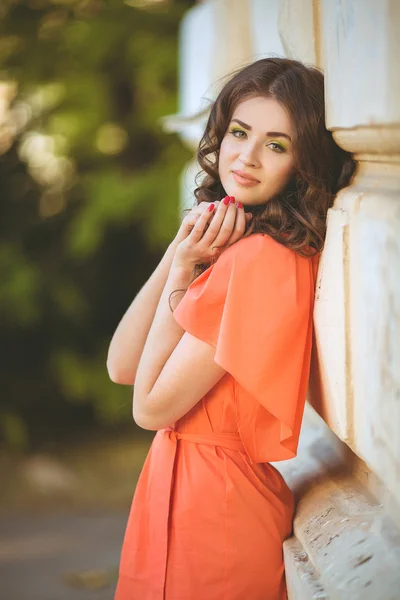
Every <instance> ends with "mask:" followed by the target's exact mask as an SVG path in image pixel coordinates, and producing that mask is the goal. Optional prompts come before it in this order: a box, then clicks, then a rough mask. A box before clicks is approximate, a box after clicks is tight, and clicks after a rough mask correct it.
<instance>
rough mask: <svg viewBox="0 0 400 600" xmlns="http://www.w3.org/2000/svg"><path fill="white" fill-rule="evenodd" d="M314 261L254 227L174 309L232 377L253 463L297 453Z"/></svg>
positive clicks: (306, 372)
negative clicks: (258, 231) (213, 351)
mask: <svg viewBox="0 0 400 600" xmlns="http://www.w3.org/2000/svg"><path fill="white" fill-rule="evenodd" d="M316 265H317V263H316V262H315V258H312V257H303V256H300V255H299V254H298V253H296V252H295V251H293V250H291V249H289V248H286V247H285V246H283V245H282V244H279V243H278V242H276V241H275V240H273V239H272V238H271V237H270V236H268V235H264V234H253V235H251V236H248V237H247V238H242V239H241V240H239V241H238V242H236V243H235V244H233V245H232V246H230V247H229V248H228V249H227V250H225V251H224V252H223V253H222V254H221V255H220V256H219V258H218V260H217V261H216V262H215V263H214V264H213V265H211V266H210V267H209V268H208V269H206V270H205V271H203V273H201V274H200V275H199V276H198V277H197V278H196V279H195V280H194V281H193V282H192V283H191V284H190V286H189V288H188V290H187V291H186V293H185V296H184V297H183V299H182V300H181V302H180V303H179V305H178V306H177V308H176V309H175V311H174V318H175V320H176V321H177V323H179V324H180V325H181V327H182V328H183V329H185V331H188V332H189V333H190V334H192V335H194V336H195V337H197V338H199V339H201V340H203V341H205V342H207V343H209V344H211V345H212V346H214V347H215V350H216V351H215V358H214V360H215V362H216V363H217V364H219V365H220V366H221V367H222V368H223V369H225V370H226V371H228V372H229V373H230V374H231V375H232V377H233V378H234V380H235V401H236V405H237V418H238V431H239V434H240V437H241V439H242V443H243V445H244V448H245V450H246V453H247V455H248V457H249V458H250V460H251V462H253V463H258V462H270V461H279V460H285V459H289V458H293V457H294V456H296V454H297V447H298V440H299V434H300V427H301V422H302V417H303V411H304V404H305V399H306V393H307V387H308V378H309V369H310V357H311V344H312V323H313V319H312V313H313V303H314V293H315V277H316V270H317V269H316Z"/></svg>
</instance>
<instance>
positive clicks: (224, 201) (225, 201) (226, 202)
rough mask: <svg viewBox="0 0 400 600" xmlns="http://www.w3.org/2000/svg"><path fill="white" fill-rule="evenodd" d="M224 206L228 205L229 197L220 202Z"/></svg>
mask: <svg viewBox="0 0 400 600" xmlns="http://www.w3.org/2000/svg"><path fill="white" fill-rule="evenodd" d="M222 202H223V203H224V204H225V205H226V204H229V196H225V198H224V199H223V201H222Z"/></svg>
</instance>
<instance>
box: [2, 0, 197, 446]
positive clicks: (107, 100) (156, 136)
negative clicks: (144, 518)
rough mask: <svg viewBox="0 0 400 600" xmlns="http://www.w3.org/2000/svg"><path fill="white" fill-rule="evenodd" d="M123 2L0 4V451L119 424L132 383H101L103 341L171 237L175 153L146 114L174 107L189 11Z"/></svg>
mask: <svg viewBox="0 0 400 600" xmlns="http://www.w3.org/2000/svg"><path fill="white" fill-rule="evenodd" d="M135 4H136V3H135V2H133V1H130V2H123V0H108V1H107V2H104V1H100V0H26V1H23V0H19V1H18V0H14V1H13V2H9V3H8V4H6V5H5V6H3V8H2V9H1V10H2V13H3V19H2V23H1V28H0V31H1V36H0V72H1V79H3V80H8V81H14V82H16V90H17V92H16V96H15V98H14V100H13V102H12V104H11V112H10V125H11V129H12V131H13V132H14V136H13V142H12V144H11V145H9V147H8V148H6V151H5V152H4V153H3V155H2V156H1V157H0V177H1V179H2V191H3V193H2V196H1V199H0V210H1V217H2V218H1V220H0V229H1V238H0V239H1V242H0V269H1V271H2V274H3V285H2V286H1V288H0V310H1V314H2V316H3V319H2V321H1V324H0V330H1V336H2V340H3V343H4V344H5V346H6V347H7V348H8V351H7V353H6V354H7V355H6V357H5V360H4V361H3V363H2V365H1V367H0V369H1V370H2V373H1V376H2V381H3V382H4V384H3V385H5V388H6V389H7V393H5V394H2V396H1V400H0V418H1V423H2V425H1V427H0V436H1V439H2V440H3V443H5V444H6V445H7V446H9V447H10V446H11V447H15V448H18V449H25V448H27V449H29V448H30V447H32V445H40V444H41V443H42V441H45V440H46V438H49V439H50V438H51V437H52V436H53V437H54V436H58V435H63V433H65V434H66V432H68V435H70V434H71V431H72V432H73V431H74V428H75V429H76V428H77V427H79V430H81V429H82V427H89V426H93V425H96V424H97V425H101V424H103V425H104V426H108V425H111V426H115V425H116V424H118V423H123V422H124V421H129V420H131V400H132V397H131V396H132V390H131V388H129V387H126V386H117V385H115V384H113V383H112V382H111V381H110V380H109V378H108V374H107V370H106V364H105V362H106V354H107V347H108V344H109V341H110V339H111V336H112V333H113V331H114V329H115V327H116V325H117V323H118V321H119V319H120V318H121V317H122V314H123V312H124V311H125V310H126V308H127V306H128V305H129V303H130V302H131V301H132V299H133V297H134V296H135V294H136V293H137V291H138V290H139V289H140V287H141V285H143V283H144V281H145V280H146V279H147V278H148V277H149V276H150V274H151V272H152V270H153V269H154V267H155V265H156V263H157V262H158V260H159V258H160V256H161V254H162V253H163V252H164V249H165V247H166V246H167V244H168V243H169V242H170V240H171V239H172V238H173V236H174V234H175V232H176V230H177V228H178V224H179V220H178V219H179V176H180V171H181V169H182V168H183V166H184V164H185V162H186V161H187V160H188V158H189V157H190V155H189V152H188V151H187V150H185V149H184V148H183V146H182V144H181V143H180V141H179V140H178V138H177V137H176V136H173V135H167V134H166V133H165V132H163V131H162V129H161V124H160V119H161V117H163V116H165V115H167V114H171V113H174V112H176V111H177V50H178V48H177V43H178V38H177V33H178V28H179V23H180V20H181V18H182V16H183V14H184V12H185V10H186V9H187V8H189V7H190V6H191V5H192V4H193V3H192V2H184V1H181V2H178V1H175V2H172V1H169V2H157V3H154V4H152V3H147V4H146V3H143V6H142V7H141V8H138V7H136V6H135ZM139 4H140V3H139Z"/></svg>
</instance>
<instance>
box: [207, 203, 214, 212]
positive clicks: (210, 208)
mask: <svg viewBox="0 0 400 600" xmlns="http://www.w3.org/2000/svg"><path fill="white" fill-rule="evenodd" d="M214 206H215V204H210V206H209V207H208V210H209V211H210V212H212V211H213V210H214Z"/></svg>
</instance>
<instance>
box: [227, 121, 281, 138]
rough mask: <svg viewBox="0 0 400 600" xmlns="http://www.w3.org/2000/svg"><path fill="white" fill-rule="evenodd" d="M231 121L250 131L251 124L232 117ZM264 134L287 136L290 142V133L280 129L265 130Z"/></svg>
mask: <svg viewBox="0 0 400 600" xmlns="http://www.w3.org/2000/svg"><path fill="white" fill-rule="evenodd" d="M232 121H235V122H236V123H238V124H239V125H241V126H242V127H244V128H245V129H248V130H249V131H251V129H252V127H251V125H247V124H246V123H243V121H239V119H232ZM265 135H268V136H269V137H284V138H287V139H288V140H289V141H290V142H291V141H292V139H291V137H290V135H288V134H287V133H283V132H282V131H267V133H266V134H265Z"/></svg>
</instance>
